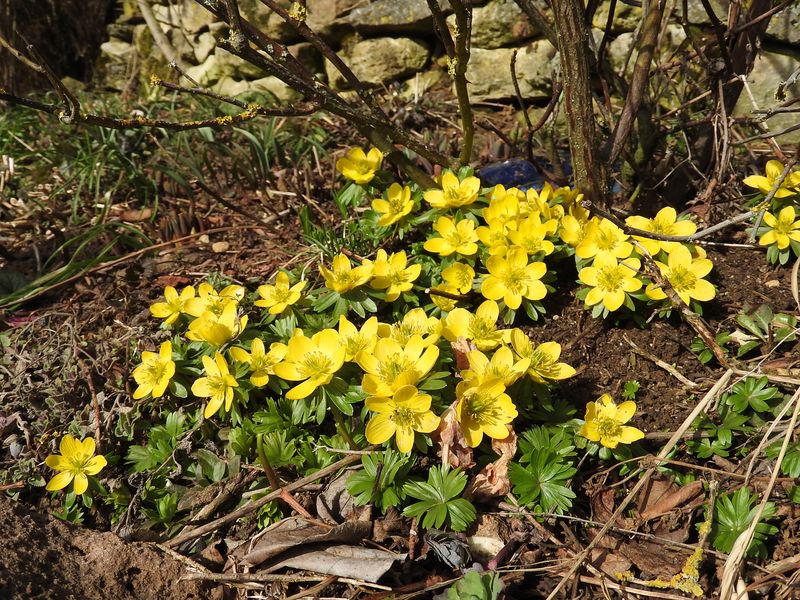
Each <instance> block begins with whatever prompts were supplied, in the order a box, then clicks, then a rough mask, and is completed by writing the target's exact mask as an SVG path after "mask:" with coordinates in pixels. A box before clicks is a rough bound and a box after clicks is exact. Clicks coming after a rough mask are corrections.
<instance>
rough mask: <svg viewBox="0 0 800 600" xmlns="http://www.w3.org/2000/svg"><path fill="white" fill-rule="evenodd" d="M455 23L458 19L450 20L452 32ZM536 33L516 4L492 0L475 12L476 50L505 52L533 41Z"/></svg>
mask: <svg viewBox="0 0 800 600" xmlns="http://www.w3.org/2000/svg"><path fill="white" fill-rule="evenodd" d="M455 23H456V17H455V15H450V16H449V17H447V24H448V26H449V27H450V29H451V31H452V30H454V28H455ZM536 33H537V29H536V27H535V26H534V25H532V24H531V22H530V21H529V20H528V17H527V16H525V14H524V13H523V12H522V10H520V8H519V6H518V5H517V3H516V2H514V0H492V1H491V2H489V3H488V4H487V5H486V6H480V7H477V8H474V9H473V11H472V36H471V42H472V46H473V47H474V48H489V49H491V48H501V47H502V46H508V45H510V44H514V43H516V42H521V41H523V40H527V39H530V38H532V37H533V36H534V35H536Z"/></svg>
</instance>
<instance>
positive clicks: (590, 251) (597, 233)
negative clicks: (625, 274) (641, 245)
mask: <svg viewBox="0 0 800 600" xmlns="http://www.w3.org/2000/svg"><path fill="white" fill-rule="evenodd" d="M631 252H633V244H631V243H630V242H629V241H628V235H627V234H626V233H625V232H624V231H622V229H620V228H619V227H617V226H616V225H614V223H612V222H611V221H608V220H606V219H602V220H601V221H600V222H597V221H590V222H589V224H588V225H587V229H586V235H585V237H584V238H583V241H582V242H581V243H580V244H578V246H577V247H576V248H575V256H577V257H578V258H592V257H594V256H598V255H605V256H610V257H613V258H628V257H629V256H630V255H631Z"/></svg>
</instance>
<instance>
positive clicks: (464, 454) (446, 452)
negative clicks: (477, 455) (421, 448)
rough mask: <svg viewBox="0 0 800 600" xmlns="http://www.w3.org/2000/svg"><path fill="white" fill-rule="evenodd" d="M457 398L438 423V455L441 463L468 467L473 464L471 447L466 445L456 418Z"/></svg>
mask: <svg viewBox="0 0 800 600" xmlns="http://www.w3.org/2000/svg"><path fill="white" fill-rule="evenodd" d="M457 404H458V400H456V401H455V402H453V404H451V405H450V406H448V407H447V409H446V410H445V411H444V413H443V414H442V420H441V422H440V423H439V429H438V430H437V433H438V434H439V457H440V458H441V459H442V464H449V465H450V466H451V467H462V468H463V469H469V468H470V467H472V466H473V465H474V464H475V461H474V460H473V458H472V448H470V447H469V446H468V445H467V440H466V439H464V434H463V433H462V432H461V426H460V425H459V424H458V420H457V419H456V405H457Z"/></svg>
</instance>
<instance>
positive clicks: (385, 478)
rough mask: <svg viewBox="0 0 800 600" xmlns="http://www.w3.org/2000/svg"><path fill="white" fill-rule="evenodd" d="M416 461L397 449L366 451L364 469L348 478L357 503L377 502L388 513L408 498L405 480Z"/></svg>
mask: <svg viewBox="0 0 800 600" xmlns="http://www.w3.org/2000/svg"><path fill="white" fill-rule="evenodd" d="M413 464H414V463H413V461H412V460H411V458H410V457H408V456H406V455H404V454H401V453H400V452H397V451H396V450H386V451H384V452H382V453H375V454H365V455H364V456H362V457H361V465H362V469H361V470H360V471H358V472H356V473H354V474H353V475H351V476H350V477H349V478H348V479H347V484H346V486H347V491H348V492H349V493H350V495H351V496H353V498H354V500H355V503H356V505H358V506H364V505H365V504H374V505H375V506H377V507H378V508H380V509H381V511H382V512H385V511H386V509H387V508H389V507H390V506H399V505H400V503H401V502H402V501H403V500H405V497H406V494H405V491H404V488H403V483H404V482H405V479H406V476H407V475H408V472H409V471H410V470H411V467H412V466H413Z"/></svg>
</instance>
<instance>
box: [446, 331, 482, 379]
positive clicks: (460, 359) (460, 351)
mask: <svg viewBox="0 0 800 600" xmlns="http://www.w3.org/2000/svg"><path fill="white" fill-rule="evenodd" d="M450 347H451V348H452V349H453V356H454V357H455V359H456V369H457V370H458V371H464V370H466V369H469V359H468V358H467V355H468V354H469V353H470V352H472V351H473V350H477V349H478V347H477V346H476V345H475V344H473V343H472V342H471V341H470V340H468V339H467V338H463V337H459V338H456V341H455V342H450Z"/></svg>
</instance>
